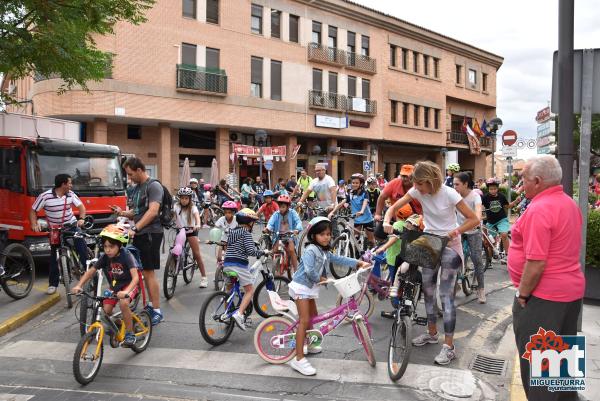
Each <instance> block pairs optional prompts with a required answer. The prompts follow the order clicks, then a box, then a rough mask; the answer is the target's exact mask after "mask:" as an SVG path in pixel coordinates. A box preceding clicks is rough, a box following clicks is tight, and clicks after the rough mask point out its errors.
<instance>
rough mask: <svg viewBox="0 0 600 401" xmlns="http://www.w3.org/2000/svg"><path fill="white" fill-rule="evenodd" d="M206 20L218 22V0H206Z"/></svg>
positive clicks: (213, 22)
mask: <svg viewBox="0 0 600 401" xmlns="http://www.w3.org/2000/svg"><path fill="white" fill-rule="evenodd" d="M206 22H210V23H211V24H218V23H219V0H206Z"/></svg>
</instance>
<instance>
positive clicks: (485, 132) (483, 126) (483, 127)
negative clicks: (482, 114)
mask: <svg viewBox="0 0 600 401" xmlns="http://www.w3.org/2000/svg"><path fill="white" fill-rule="evenodd" d="M481 131H482V132H483V135H485V136H491V135H492V133H491V132H490V131H489V130H488V124H487V121H485V118H484V119H483V124H481Z"/></svg>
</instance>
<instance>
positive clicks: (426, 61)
mask: <svg viewBox="0 0 600 401" xmlns="http://www.w3.org/2000/svg"><path fill="white" fill-rule="evenodd" d="M423 74H425V75H427V76H428V75H429V56H426V55H424V54H423Z"/></svg>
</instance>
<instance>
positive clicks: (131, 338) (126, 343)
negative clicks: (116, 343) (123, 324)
mask: <svg viewBox="0 0 600 401" xmlns="http://www.w3.org/2000/svg"><path fill="white" fill-rule="evenodd" d="M136 340H137V339H136V338H135V335H133V333H126V334H125V340H123V342H122V343H121V347H123V348H131V347H133V346H134V345H135V342H136Z"/></svg>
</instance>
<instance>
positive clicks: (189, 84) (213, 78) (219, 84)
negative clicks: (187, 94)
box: [177, 64, 227, 95]
mask: <svg viewBox="0 0 600 401" xmlns="http://www.w3.org/2000/svg"><path fill="white" fill-rule="evenodd" d="M177 88H178V89H190V90H197V91H202V92H209V93H214V94H221V95H226V94H227V75H226V74H225V70H218V69H214V70H213V69H206V68H203V67H198V66H194V65H186V64H178V65H177Z"/></svg>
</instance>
